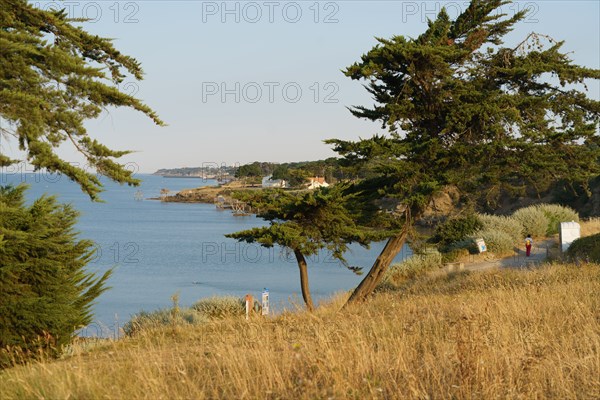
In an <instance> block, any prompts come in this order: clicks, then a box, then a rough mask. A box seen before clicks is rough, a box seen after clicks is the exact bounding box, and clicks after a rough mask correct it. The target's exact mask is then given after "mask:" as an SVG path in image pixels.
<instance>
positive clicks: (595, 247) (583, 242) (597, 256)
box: [566, 233, 600, 263]
mask: <svg viewBox="0 0 600 400" xmlns="http://www.w3.org/2000/svg"><path fill="white" fill-rule="evenodd" d="M566 256H567V257H568V258H570V259H572V260H586V261H591V262H596V263H600V233H598V234H596V235H592V236H586V237H583V238H579V239H577V240H575V241H574V242H573V243H571V246H569V249H568V250H567V252H566Z"/></svg>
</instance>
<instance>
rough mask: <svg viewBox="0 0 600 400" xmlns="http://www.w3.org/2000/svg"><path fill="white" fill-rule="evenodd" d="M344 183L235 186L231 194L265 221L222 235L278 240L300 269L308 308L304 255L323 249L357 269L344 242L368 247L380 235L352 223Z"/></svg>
mask: <svg viewBox="0 0 600 400" xmlns="http://www.w3.org/2000/svg"><path fill="white" fill-rule="evenodd" d="M345 189H346V188H345V187H344V186H343V185H337V186H335V187H331V188H319V189H317V190H314V191H301V192H289V191H283V190H263V191H258V192H238V193H236V198H238V199H239V200H241V201H244V202H246V203H247V204H248V205H250V206H251V207H252V208H254V209H258V210H260V211H259V212H258V214H257V216H258V217H259V218H262V219H264V220H266V221H269V225H268V226H266V227H260V228H252V229H248V230H245V231H240V232H236V233H232V234H228V235H225V236H226V237H230V238H234V239H237V240H238V241H245V242H248V243H259V244H260V245H262V246H264V247H273V246H274V245H279V246H283V247H285V248H288V249H290V250H291V251H292V252H293V253H294V256H295V257H296V261H297V263H298V268H299V270H300V288H301V291H302V298H303V299H304V302H305V304H306V307H307V309H308V310H309V311H312V310H313V309H314V303H313V301H312V297H311V295H310V288H309V282H308V264H307V261H306V257H309V256H312V255H315V254H318V253H319V251H320V250H323V249H326V250H328V251H330V252H331V255H332V256H333V257H334V258H335V259H337V260H339V261H340V262H341V263H342V264H343V265H344V266H346V267H347V268H348V269H350V270H352V271H354V272H355V273H360V269H359V268H357V267H353V266H350V265H349V264H348V263H347V261H346V260H345V258H344V253H345V252H346V251H347V249H348V245H349V244H350V243H359V244H360V245H362V246H365V247H368V245H369V243H370V242H371V241H373V240H381V238H382V237H384V234H382V232H380V231H377V230H372V229H369V228H365V227H363V226H361V225H359V224H357V222H356V221H358V220H359V218H358V217H359V216H358V215H357V214H356V208H353V207H352V206H351V205H352V204H353V200H352V196H347V195H345V194H344V190H345Z"/></svg>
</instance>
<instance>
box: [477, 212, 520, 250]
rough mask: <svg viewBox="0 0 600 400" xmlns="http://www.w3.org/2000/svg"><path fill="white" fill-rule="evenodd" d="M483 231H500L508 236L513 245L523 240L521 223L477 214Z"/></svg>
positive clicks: (512, 219) (506, 218)
mask: <svg viewBox="0 0 600 400" xmlns="http://www.w3.org/2000/svg"><path fill="white" fill-rule="evenodd" d="M477 217H478V218H479V220H480V221H481V223H482V225H483V228H482V230H485V231H501V232H504V233H506V234H507V235H508V236H510V237H511V238H512V240H513V244H515V243H518V242H520V241H521V239H522V238H523V227H522V226H521V223H520V222H519V221H517V220H516V219H514V218H512V217H505V216H501V215H488V214H478V215H477Z"/></svg>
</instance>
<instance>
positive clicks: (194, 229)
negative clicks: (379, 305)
mask: <svg viewBox="0 0 600 400" xmlns="http://www.w3.org/2000/svg"><path fill="white" fill-rule="evenodd" d="M138 178H141V179H142V180H143V183H142V185H141V187H139V188H131V187H128V186H121V185H118V184H115V183H113V182H109V181H107V180H103V182H104V184H105V189H106V190H105V192H103V193H102V195H101V197H102V199H103V200H104V201H105V202H106V203H93V202H91V201H90V200H89V198H88V197H87V196H86V195H85V194H84V193H83V192H81V190H80V189H79V186H77V185H76V184H74V183H73V182H71V181H69V180H68V178H66V177H64V176H60V175H49V174H45V173H27V174H22V173H2V174H0V184H2V185H6V184H13V185H14V184H19V183H27V184H29V185H30V190H29V191H28V193H27V196H28V199H29V200H33V199H35V198H37V197H39V196H41V195H42V194H44V193H47V194H52V195H57V196H58V198H59V200H60V201H61V202H66V203H72V204H73V205H74V206H75V207H76V208H77V209H78V210H79V211H80V212H81V218H80V220H79V223H78V225H77V227H78V229H79V231H80V232H81V233H80V237H81V238H86V239H91V240H93V241H94V242H95V243H96V244H97V252H96V258H95V259H94V260H93V262H91V263H90V264H89V265H88V268H89V270H91V271H94V272H98V273H102V272H104V271H106V270H107V269H110V268H113V269H114V271H113V275H112V277H111V278H110V280H109V286H111V289H110V290H109V291H107V292H106V293H104V294H103V295H102V296H101V297H99V299H98V301H97V303H96V305H95V307H94V313H95V319H96V321H97V323H96V325H95V326H98V327H101V329H100V328H98V330H102V334H104V335H107V332H112V331H114V328H112V327H114V326H116V325H121V326H122V325H123V323H125V322H126V321H127V320H129V318H130V316H131V315H132V314H134V313H136V312H139V311H140V310H147V311H148V310H154V309H158V308H162V307H168V306H170V305H171V304H172V302H171V296H172V295H174V294H176V293H178V294H179V296H180V304H181V305H183V306H186V305H191V304H192V303H194V302H195V301H197V300H198V299H201V298H203V297H208V296H214V295H236V296H243V295H245V294H246V293H251V294H253V295H254V296H255V297H258V296H260V293H261V291H262V289H263V288H264V287H267V288H269V292H270V299H271V307H272V308H275V309H276V310H281V309H283V308H284V307H290V300H292V301H295V302H297V303H299V304H301V301H302V298H301V293H300V287H299V274H298V268H297V265H296V262H295V258H294V256H293V255H288V254H286V252H285V250H283V249H281V248H275V249H266V248H262V247H259V246H257V245H252V244H242V243H238V242H236V241H235V240H232V239H227V238H225V237H224V236H223V235H224V234H226V233H231V232H235V231H238V230H242V229H247V228H251V227H253V226H259V225H262V224H263V222H262V220H261V219H258V218H256V217H254V216H250V217H235V216H233V215H232V213H231V212H230V211H218V210H217V209H216V208H215V207H214V206H213V205H210V204H180V203H162V202H160V201H155V200H147V198H149V197H158V196H159V193H160V190H161V189H162V188H167V189H170V190H172V191H178V190H181V189H185V188H193V187H198V186H205V185H214V184H216V182H214V181H205V180H201V179H194V178H163V177H160V176H154V175H138ZM138 190H141V191H142V193H143V197H144V200H142V201H139V200H136V192H137V191H138ZM382 246H383V244H376V245H374V246H372V247H371V249H370V250H366V249H363V248H361V247H360V246H356V247H353V248H352V251H351V253H350V254H348V261H349V262H350V264H351V265H359V266H363V267H366V268H369V267H370V266H371V264H372V262H373V261H374V260H375V258H376V256H377V254H378V253H379V251H380V250H381V248H382ZM407 254H408V251H405V252H403V254H400V255H399V256H398V257H397V259H398V260H400V259H401V258H402V257H403V256H406V255H407ZM309 277H310V286H311V290H312V294H313V297H314V298H315V300H318V299H324V298H326V297H328V296H330V295H331V294H333V293H335V292H339V291H342V290H349V289H352V288H354V287H355V286H356V285H357V284H358V283H359V282H360V280H361V277H360V276H357V275H355V274H354V273H352V272H351V271H349V270H348V269H346V268H345V267H343V266H341V265H340V264H339V263H338V262H337V261H335V260H332V259H331V257H329V256H328V254H327V253H322V254H320V255H319V256H316V257H311V258H310V259H309ZM88 334H92V335H93V334H97V333H96V332H88ZM108 334H110V333H108Z"/></svg>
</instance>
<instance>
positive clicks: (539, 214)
mask: <svg viewBox="0 0 600 400" xmlns="http://www.w3.org/2000/svg"><path fill="white" fill-rule="evenodd" d="M512 217H513V218H514V219H515V220H517V221H518V222H519V223H520V224H521V226H522V227H523V230H522V231H521V237H525V235H528V234H530V235H532V236H533V237H544V236H546V232H547V231H548V225H549V221H548V218H547V217H546V214H545V213H544V212H543V211H542V210H541V209H540V208H538V207H537V206H529V207H525V208H521V209H520V210H517V211H515V213H514V214H513V215H512Z"/></svg>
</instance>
